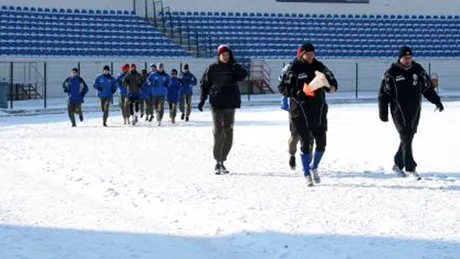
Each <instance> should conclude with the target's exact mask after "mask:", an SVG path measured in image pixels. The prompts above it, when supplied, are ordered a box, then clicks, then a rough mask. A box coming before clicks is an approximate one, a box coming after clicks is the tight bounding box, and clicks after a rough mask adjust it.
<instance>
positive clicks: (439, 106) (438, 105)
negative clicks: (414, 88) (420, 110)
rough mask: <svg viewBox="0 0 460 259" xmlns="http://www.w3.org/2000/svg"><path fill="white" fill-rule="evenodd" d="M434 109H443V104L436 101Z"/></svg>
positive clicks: (440, 110)
mask: <svg viewBox="0 0 460 259" xmlns="http://www.w3.org/2000/svg"><path fill="white" fill-rule="evenodd" d="M436 110H439V112H442V111H444V105H442V103H438V104H437V105H436Z"/></svg>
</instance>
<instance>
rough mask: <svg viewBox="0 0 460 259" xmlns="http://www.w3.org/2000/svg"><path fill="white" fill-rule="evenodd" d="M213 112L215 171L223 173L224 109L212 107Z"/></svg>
mask: <svg viewBox="0 0 460 259" xmlns="http://www.w3.org/2000/svg"><path fill="white" fill-rule="evenodd" d="M211 114H212V122H213V130H212V133H213V136H214V148H213V153H214V159H215V160H216V162H217V164H216V167H215V173H216V174H221V173H222V170H221V169H222V168H221V163H222V161H223V157H222V151H223V144H224V129H223V126H224V110H221V109H213V108H211Z"/></svg>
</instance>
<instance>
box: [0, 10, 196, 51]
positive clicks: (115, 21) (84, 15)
mask: <svg viewBox="0 0 460 259" xmlns="http://www.w3.org/2000/svg"><path fill="white" fill-rule="evenodd" d="M0 55H10V56H32V57H33V56H61V57H66V56H93V57H94V56H98V57H105V56H107V57H109V56H117V57H136V56H142V57H190V55H189V54H188V53H187V52H186V51H185V50H184V49H183V48H182V47H181V46H179V45H177V44H176V43H174V42H173V41H172V40H171V39H170V38H167V37H165V36H164V35H162V34H161V33H160V32H159V31H158V30H156V29H155V28H154V27H153V26H152V25H150V24H149V23H148V22H146V21H145V20H143V19H141V18H140V17H138V16H137V15H136V14H135V13H134V12H129V11H115V10H78V9H75V10H72V9H56V8H34V7H14V6H2V7H1V10H0Z"/></svg>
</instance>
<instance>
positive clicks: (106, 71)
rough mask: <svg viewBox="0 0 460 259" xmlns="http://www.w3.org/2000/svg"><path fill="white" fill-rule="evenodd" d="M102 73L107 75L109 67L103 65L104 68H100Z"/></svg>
mask: <svg viewBox="0 0 460 259" xmlns="http://www.w3.org/2000/svg"><path fill="white" fill-rule="evenodd" d="M102 73H103V74H104V75H108V74H109V73H110V67H109V66H107V65H105V66H104V68H103V69H102Z"/></svg>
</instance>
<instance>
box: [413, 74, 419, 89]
mask: <svg viewBox="0 0 460 259" xmlns="http://www.w3.org/2000/svg"><path fill="white" fill-rule="evenodd" d="M412 78H413V79H414V81H413V83H412V85H413V86H416V85H417V83H418V75H417V74H413V75H412Z"/></svg>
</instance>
